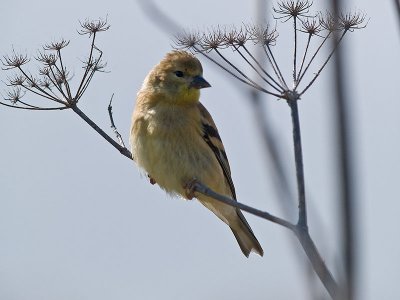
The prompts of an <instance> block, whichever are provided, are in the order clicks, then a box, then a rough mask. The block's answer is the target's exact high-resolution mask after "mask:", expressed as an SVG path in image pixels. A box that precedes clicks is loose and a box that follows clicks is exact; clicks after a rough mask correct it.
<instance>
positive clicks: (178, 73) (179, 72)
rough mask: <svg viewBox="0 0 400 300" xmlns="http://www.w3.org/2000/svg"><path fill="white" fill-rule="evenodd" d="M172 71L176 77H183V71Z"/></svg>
mask: <svg viewBox="0 0 400 300" xmlns="http://www.w3.org/2000/svg"><path fill="white" fill-rule="evenodd" d="M174 73H175V75H176V76H178V77H183V72H182V71H175V72H174Z"/></svg>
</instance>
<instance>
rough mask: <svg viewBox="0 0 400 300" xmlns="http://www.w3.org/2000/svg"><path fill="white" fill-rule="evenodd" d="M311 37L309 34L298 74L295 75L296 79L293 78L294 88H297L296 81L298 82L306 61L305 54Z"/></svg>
mask: <svg viewBox="0 0 400 300" xmlns="http://www.w3.org/2000/svg"><path fill="white" fill-rule="evenodd" d="M311 37H312V34H309V35H308V39H307V44H306V49H305V50H304V54H303V58H302V60H301V65H300V69H299V72H298V74H297V76H296V78H295V87H297V82H298V80H299V78H300V74H301V71H302V70H303V67H304V63H305V61H306V57H307V53H308V48H309V47H310V42H311Z"/></svg>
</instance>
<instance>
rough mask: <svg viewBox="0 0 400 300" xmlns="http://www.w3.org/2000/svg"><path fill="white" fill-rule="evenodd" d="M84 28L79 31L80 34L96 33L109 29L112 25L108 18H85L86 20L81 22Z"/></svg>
mask: <svg viewBox="0 0 400 300" xmlns="http://www.w3.org/2000/svg"><path fill="white" fill-rule="evenodd" d="M80 24H81V27H82V29H81V30H79V31H78V33H79V34H81V35H84V34H89V36H91V35H92V34H96V33H97V32H101V31H107V30H108V29H109V28H110V25H108V23H107V18H106V19H101V18H100V19H98V20H85V22H83V23H81V22H80Z"/></svg>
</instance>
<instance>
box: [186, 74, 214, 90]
mask: <svg viewBox="0 0 400 300" xmlns="http://www.w3.org/2000/svg"><path fill="white" fill-rule="evenodd" d="M189 87H191V88H195V89H203V88H208V87H211V84H209V83H208V82H207V81H206V80H205V79H204V78H203V77H202V76H200V75H199V76H195V77H194V78H193V80H192V82H191V83H190V85H189Z"/></svg>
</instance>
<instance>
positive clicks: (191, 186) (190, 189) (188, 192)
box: [183, 178, 197, 200]
mask: <svg viewBox="0 0 400 300" xmlns="http://www.w3.org/2000/svg"><path fill="white" fill-rule="evenodd" d="M196 183H197V179H196V178H193V179H191V180H189V181H188V182H186V183H185V184H184V186H183V188H184V189H185V196H186V199H188V200H192V199H193V198H194V197H195V195H194V193H195V192H196Z"/></svg>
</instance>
